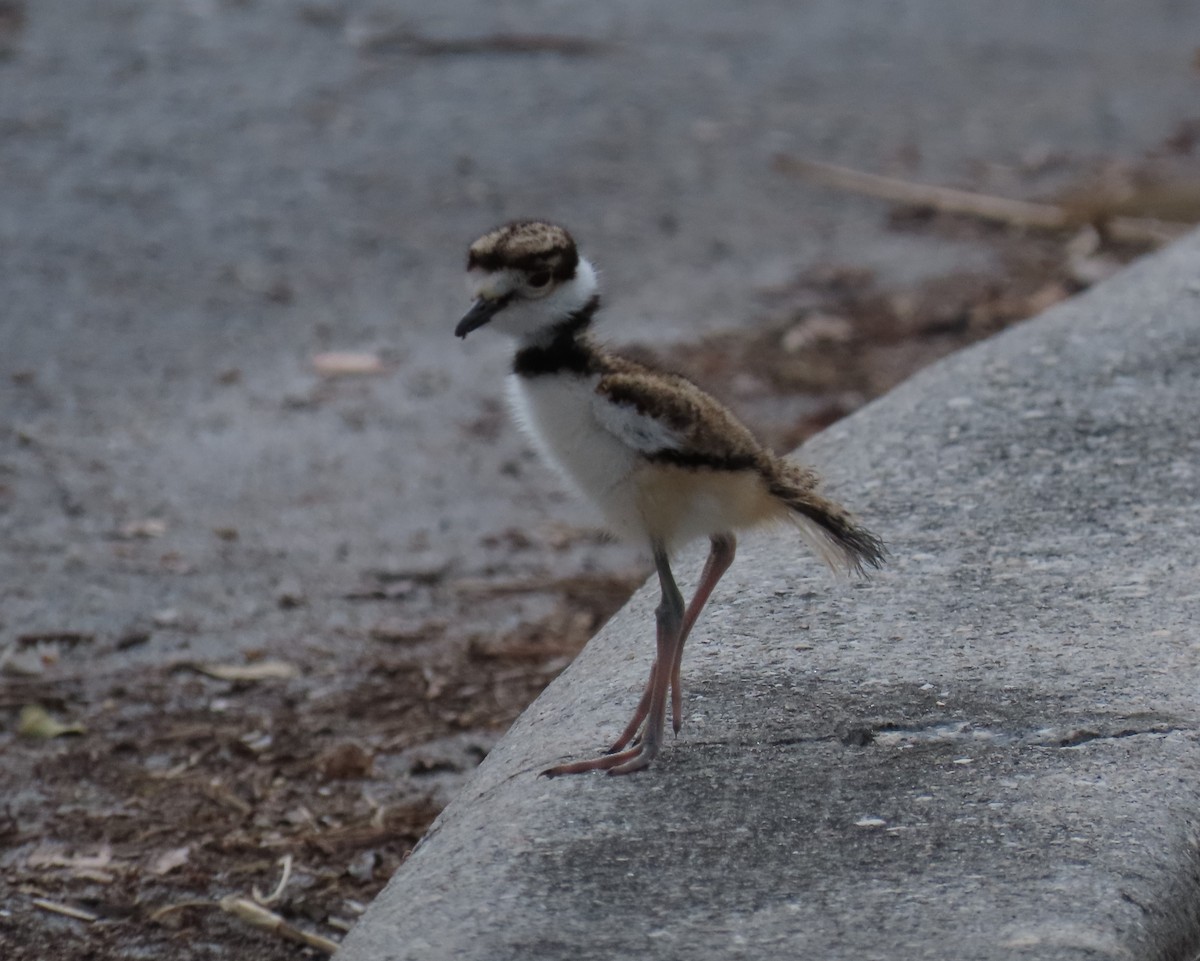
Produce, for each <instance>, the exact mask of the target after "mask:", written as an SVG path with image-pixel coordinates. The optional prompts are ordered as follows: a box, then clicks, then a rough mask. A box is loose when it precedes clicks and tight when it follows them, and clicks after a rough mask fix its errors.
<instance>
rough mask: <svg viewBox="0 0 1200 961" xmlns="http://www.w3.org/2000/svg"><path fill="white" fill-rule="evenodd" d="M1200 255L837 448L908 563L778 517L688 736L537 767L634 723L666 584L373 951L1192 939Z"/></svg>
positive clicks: (800, 950)
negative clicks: (844, 564)
mask: <svg viewBox="0 0 1200 961" xmlns="http://www.w3.org/2000/svg"><path fill="white" fill-rule="evenodd" d="M1198 265H1200V235H1192V236H1190V237H1189V238H1187V239H1186V240H1185V241H1183V242H1181V243H1179V244H1176V245H1175V246H1173V247H1172V248H1170V249H1168V250H1165V251H1163V252H1161V253H1159V254H1157V255H1155V256H1154V257H1152V258H1148V259H1146V260H1144V261H1142V262H1140V263H1138V264H1136V265H1135V266H1133V267H1132V268H1130V269H1129V270H1127V271H1125V272H1124V273H1123V274H1121V275H1120V276H1118V277H1116V278H1114V279H1112V280H1111V281H1109V282H1108V283H1105V284H1103V285H1101V286H1100V287H1098V288H1096V289H1094V290H1092V291H1091V292H1089V293H1088V294H1087V295H1085V296H1082V297H1079V298H1077V299H1075V300H1073V301H1072V302H1070V303H1067V304H1065V305H1063V306H1061V307H1059V308H1056V309H1055V310H1052V311H1051V312H1049V313H1048V314H1046V315H1044V316H1042V317H1040V318H1038V319H1036V320H1034V321H1031V322H1029V323H1027V324H1024V325H1022V326H1020V327H1018V328H1015V329H1013V330H1011V331H1009V332H1007V333H1005V334H1004V335H1002V336H999V337H997V338H994V339H993V340H991V341H989V342H987V343H985V344H982V345H979V346H978V347H976V348H973V349H970V350H967V351H964V352H962V353H960V354H958V355H955V356H953V357H951V358H949V359H947V360H946V361H944V362H942V363H940V364H938V365H936V366H935V367H933V368H930V369H929V370H927V371H925V372H923V373H922V374H920V375H918V376H917V377H915V378H913V379H912V380H911V381H909V382H908V383H906V384H904V385H903V386H901V387H900V388H899V389H897V390H896V391H894V392H893V393H891V394H890V395H888V396H887V397H885V398H883V399H882V400H880V401H878V402H876V403H874V404H872V405H871V406H870V407H868V408H866V409H865V410H863V411H861V412H860V413H859V414H857V415H855V416H854V417H851V418H849V419H847V420H845V421H843V422H841V423H839V424H837V425H835V427H833V428H832V429H830V430H829V431H827V432H825V433H824V434H822V435H821V436H820V437H818V438H816V439H815V440H814V441H813V442H812V443H811V444H809V445H808V446H807V447H806V448H805V450H804V451H803V456H804V458H805V459H806V460H808V461H810V462H812V463H815V464H817V465H818V466H820V467H821V468H822V470H823V471H824V472H825V474H826V475H827V477H828V478H829V486H830V489H831V490H832V491H834V492H836V493H837V495H838V496H839V497H841V498H843V499H845V500H846V502H848V503H849V504H851V505H853V506H854V507H855V509H856V510H857V511H858V512H859V513H860V514H862V515H863V516H864V517H865V518H866V519H868V520H869V522H870V524H871V526H872V527H874V528H876V529H877V530H879V531H880V532H881V533H882V534H883V535H884V536H885V538H886V539H887V540H888V542H889V546H890V548H891V550H892V553H893V557H892V562H891V565H890V566H889V568H888V570H887V571H886V572H884V573H883V574H882V575H880V576H878V577H877V578H875V579H874V580H873V581H872V582H870V583H869V584H863V585H853V586H847V585H837V584H832V583H831V582H830V580H829V578H828V577H827V576H826V575H824V574H823V573H822V572H821V571H819V570H818V569H817V567H816V565H815V564H814V563H813V562H812V561H811V560H810V559H809V558H808V557H807V556H806V554H805V553H804V551H803V550H802V549H801V546H800V544H799V543H798V541H797V540H796V539H795V537H794V536H789V535H788V534H787V533H784V532H780V533H778V534H772V535H769V536H763V537H760V538H757V539H748V540H747V542H746V543H745V545H744V547H743V549H742V551H741V554H740V556H739V558H738V561H737V563H736V564H735V565H734V568H733V569H732V570H731V571H730V574H729V575H728V577H727V579H726V581H725V582H723V583H722V585H721V587H720V589H719V591H718V595H719V596H718V597H716V598H715V599H714V603H713V606H712V608H711V610H710V612H709V614H708V615H707V616H706V618H704V619H703V620H702V621H701V623H700V625H699V627H698V628H697V632H696V634H695V636H694V637H693V640H692V642H691V644H690V649H689V652H688V656H687V657H686V658H685V664H684V684H685V691H686V693H687V695H688V697H687V700H686V719H685V726H684V730H683V733H682V735H681V736H680V738H679V740H678V741H677V742H676V744H675V745H674V746H673V747H669V748H668V750H667V751H666V756H665V757H664V759H663V760H662V761H661V762H660V763H659V764H658V765H657V766H656V767H655V768H654V769H652V770H651V771H650V772H649V773H645V774H641V775H638V776H636V777H631V778H622V779H613V778H607V777H603V776H590V777H584V778H568V779H561V780H556V781H546V780H544V779H538V778H537V777H536V776H535V775H536V772H537V771H538V770H540V769H541V768H543V767H545V766H546V765H547V764H549V763H552V762H554V761H556V760H557V759H559V758H561V757H566V756H578V755H583V754H586V753H588V752H591V751H595V750H596V749H598V748H600V747H602V746H603V745H604V744H605V743H607V742H608V741H609V740H610V739H611V738H612V737H613V736H614V735H615V734H616V732H617V731H618V729H619V727H620V725H621V723H623V722H624V720H625V719H626V716H627V713H628V711H629V709H630V708H631V706H632V704H633V703H634V701H635V700H636V697H637V693H638V691H639V688H640V684H641V682H642V679H643V676H644V672H645V669H646V666H647V664H648V661H649V659H650V657H651V653H652V650H653V616H652V613H651V612H652V608H653V605H654V602H655V599H654V597H653V596H652V594H651V593H649V592H646V591H643V592H641V593H639V594H638V595H637V596H636V597H635V598H634V599H633V601H632V602H631V603H630V604H629V605H628V606H627V607H626V609H625V610H623V611H622V612H621V613H620V614H619V615H618V616H617V617H616V618H614V620H613V621H612V622H611V623H610V625H609V626H608V627H607V628H606V629H605V630H604V631H603V632H602V633H601V635H600V636H598V637H597V638H595V639H594V640H593V641H592V642H591V643H590V644H589V645H588V647H587V649H586V650H585V651H584V652H583V654H582V655H581V656H580V657H579V659H578V660H577V661H576V663H575V664H574V665H572V667H571V668H570V669H569V670H568V671H567V672H566V673H565V674H564V675H563V676H562V677H561V678H560V679H559V680H558V681H556V682H555V683H554V684H553V685H551V687H550V688H549V689H548V690H547V691H546V692H545V694H544V695H543V696H542V697H541V698H539V699H538V701H537V702H536V703H535V704H534V705H533V706H532V707H531V708H530V709H529V710H528V711H526V713H525V714H524V715H523V716H522V717H521V719H520V720H519V721H518V722H517V723H516V724H515V725H514V726H513V729H512V731H511V732H510V733H509V734H508V735H507V736H506V737H505V738H504V739H503V741H502V742H501V743H500V744H499V745H498V746H497V748H496V749H495V750H494V751H493V753H492V754H491V755H490V756H489V757H488V759H487V760H486V761H485V763H484V764H483V765H482V766H481V767H480V769H479V771H478V772H477V774H476V775H475V777H474V779H473V780H472V781H471V782H470V784H469V785H468V787H467V788H466V789H465V790H464V791H463V793H462V795H461V796H460V797H459V798H458V799H457V800H456V801H455V802H454V803H453V804H452V805H451V806H450V807H449V808H448V809H447V810H446V811H445V812H444V813H443V815H442V816H441V818H440V819H439V820H438V822H437V823H436V824H435V826H434V828H433V830H432V831H431V832H430V834H429V836H428V837H427V838H426V839H425V840H424V841H423V842H422V844H421V845H420V846H419V847H418V849H417V850H416V851H415V852H414V853H413V855H412V857H411V858H410V859H409V861H408V862H407V863H406V864H405V866H404V867H403V868H402V869H401V870H400V871H399V872H398V873H397V875H396V877H395V878H393V880H392V882H391V883H390V885H389V886H388V888H387V889H386V890H385V891H384V892H383V893H382V894H381V895H380V897H379V898H378V899H377V900H376V902H375V903H374V904H373V905H372V906H371V908H370V910H369V911H368V912H367V914H366V915H365V916H364V918H363V919H362V920H361V922H360V923H359V924H358V926H357V927H356V928H355V929H354V930H353V931H352V932H351V933H350V935H349V936H348V937H347V939H346V942H345V945H344V946H343V949H342V951H341V952H340V954H339V955H338V957H339V959H341V961H366V959H372V961H381V959H402V958H403V959H410V958H411V959H415V958H422V959H441V958H447V959H449V958H454V959H473V958H478V959H485V958H486V959H488V961H504V959H517V958H521V959H525V958H539V959H541V958H564V959H566V958H570V959H572V961H584V959H593V958H594V959H601V958H605V959H607V958H632V957H637V958H643V959H645V958H664V959H665V958H678V957H688V958H690V959H703V958H722V959H729V958H747V959H751V958H752V959H769V958H780V959H783V958H787V959H795V958H822V959H832V958H842V957H844V958H855V959H863V958H888V959H889V961H894V959H901V958H939V959H940V958H945V959H951V958H954V959H960V958H1013V957H1030V958H1096V957H1112V958H1139V959H1140V958H1163V959H1167V958H1186V957H1190V956H1191V955H1193V954H1194V953H1195V952H1196V950H1197V948H1198V947H1200V853H1198V850H1197V833H1196V816H1197V812H1198V811H1200V807H1198V804H1197V800H1198V795H1200V746H1198V744H1197V735H1196V732H1197V717H1198V716H1200V710H1198V708H1197V690H1196V688H1197V678H1198V677H1200V626H1197V625H1200V533H1198V531H1200V496H1198V495H1200V266H1198ZM699 560H700V554H699V552H698V551H695V552H692V554H691V555H690V557H689V561H688V563H685V564H682V565H681V580H680V583H681V585H683V584H685V583H686V584H691V583H694V579H695V576H696V573H697V570H698V566H699Z"/></svg>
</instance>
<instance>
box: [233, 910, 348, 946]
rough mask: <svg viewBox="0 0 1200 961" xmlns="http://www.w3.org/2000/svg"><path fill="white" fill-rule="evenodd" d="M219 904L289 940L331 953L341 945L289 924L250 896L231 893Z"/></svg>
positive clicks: (249, 921) (248, 921)
mask: <svg viewBox="0 0 1200 961" xmlns="http://www.w3.org/2000/svg"><path fill="white" fill-rule="evenodd" d="M218 904H219V906H220V908H221V910H222V911H225V912H227V913H229V914H232V915H233V916H234V917H235V918H238V919H240V920H242V921H245V922H246V923H247V924H250V925H253V926H254V927H256V928H259V929H261V930H263V931H270V932H272V933H274V934H277V935H279V936H280V937H281V938H283V939H285V940H287V941H295V942H296V943H297V944H303V945H305V946H306V947H309V948H316V949H317V950H318V951H323V952H324V953H325V954H329V955H332V954H334V953H336V952H337V949H338V947H339V945H338V943H337V942H336V941H333V940H331V939H329V938H326V937H322V936H321V935H319V934H313V933H312V932H310V931H301V930H300V929H299V928H297V927H295V926H294V925H291V924H288V922H287V921H285V920H284V919H283V918H282V917H280V916H279V915H278V914H276V913H275V912H274V911H268V910H267V909H266V908H264V907H263V906H262V905H261V904H255V903H254V902H253V901H251V900H249V899H248V898H235V897H233V896H232V895H231V896H229V897H225V898H221V900H220V901H219V902H218Z"/></svg>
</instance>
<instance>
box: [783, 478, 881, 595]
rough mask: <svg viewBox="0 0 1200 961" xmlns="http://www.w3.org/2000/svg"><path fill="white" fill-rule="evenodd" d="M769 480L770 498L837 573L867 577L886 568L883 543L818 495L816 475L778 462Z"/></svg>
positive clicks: (840, 508)
mask: <svg viewBox="0 0 1200 961" xmlns="http://www.w3.org/2000/svg"><path fill="white" fill-rule="evenodd" d="M774 467H775V470H774V471H773V472H772V474H773V476H771V477H770V478H768V480H767V484H768V490H769V491H770V493H771V495H772V496H773V497H774V498H775V499H776V500H778V501H779V502H780V504H782V505H783V506H784V507H785V508H787V511H786V514H785V517H786V519H787V520H788V521H790V522H791V523H793V524H795V525H796V527H797V528H798V529H799V531H800V535H801V536H802V537H803V538H804V540H805V542H806V543H807V544H808V546H809V547H811V548H812V549H813V550H814V551H816V552H817V554H818V555H820V557H821V559H822V560H823V561H825V563H826V564H828V565H829V566H830V567H832V568H833V569H834V570H835V571H838V570H843V571H846V572H847V573H855V574H865V573H866V568H867V567H868V566H869V567H875V568H879V567H882V566H883V558H884V554H885V551H884V546H883V541H881V540H880V539H879V538H878V537H876V536H875V535H874V534H872V533H871V532H870V531H869V530H867V529H866V528H865V527H862V526H861V525H859V524H858V523H857V522H856V521H855V520H854V518H853V517H851V516H850V514H849V513H848V512H847V511H846V510H845V509H844V508H843V507H842V506H841V505H840V504H837V503H835V502H833V501H831V500H829V499H828V498H827V497H822V496H821V495H820V494H818V493H817V486H818V484H819V483H820V481H819V478H818V477H817V475H816V474H815V473H814V472H813V471H810V470H808V469H806V468H804V467H800V466H799V465H797V464H792V463H788V462H787V461H778V462H776V464H775V465H774Z"/></svg>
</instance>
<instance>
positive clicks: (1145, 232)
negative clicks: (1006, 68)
mask: <svg viewBox="0 0 1200 961" xmlns="http://www.w3.org/2000/svg"><path fill="white" fill-rule="evenodd" d="M774 167H775V169H776V170H778V171H780V172H781V173H786V174H790V175H793V176H796V177H801V178H803V179H804V180H808V181H811V182H813V183H819V184H823V185H824V186H827V187H836V188H838V189H840V190H849V191H853V192H854V193H860V194H866V195H867V196H871V197H879V198H880V199H881V200H890V201H892V202H893V203H899V204H907V205H909V206H913V207H929V208H932V209H933V210H936V211H939V212H941V213H950V214H963V215H965V216H968V217H978V218H980V219H983V220H992V221H996V222H999V223H1003V224H1009V225H1011V226H1014V227H1030V228H1034V229H1037V230H1070V229H1072V228H1077V227H1081V226H1083V225H1085V224H1087V223H1091V222H1093V219H1099V220H1100V222H1099V223H1097V224H1095V226H1096V227H1097V229H1099V230H1101V231H1102V232H1103V233H1104V234H1105V235H1106V236H1108V237H1110V238H1111V239H1112V240H1115V241H1120V242H1125V243H1135V244H1152V245H1155V246H1157V245H1160V244H1164V243H1168V242H1170V241H1172V240H1175V239H1176V238H1178V237H1181V236H1183V234H1184V233H1186V232H1187V230H1188V226H1187V225H1185V224H1179V223H1173V222H1170V221H1164V220H1155V219H1152V218H1148V217H1126V216H1111V217H1100V218H1093V217H1089V216H1086V215H1083V214H1081V213H1078V212H1075V211H1073V210H1071V209H1068V208H1066V207H1062V206H1059V205H1057V204H1044V203H1031V202H1029V201H1027V200H1009V199H1008V198H1007V197H996V196H992V195H991V194H980V193H974V192H972V191H969V190H956V189H955V188H953V187H937V186H933V185H931V184H917V183H912V182H910V181H907V180H899V179H897V178H895V177H884V176H881V175H880V174H873V173H867V172H866V171H862V170H854V169H852V168H850V167H842V166H840V165H838V164H829V163H822V162H821V161H818V160H805V159H803V158H801V157H793V156H791V155H788V154H779V155H777V156H776V157H775V161H774Z"/></svg>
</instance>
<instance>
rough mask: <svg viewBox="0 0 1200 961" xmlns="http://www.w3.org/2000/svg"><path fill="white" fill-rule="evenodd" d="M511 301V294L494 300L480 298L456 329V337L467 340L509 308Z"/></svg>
mask: <svg viewBox="0 0 1200 961" xmlns="http://www.w3.org/2000/svg"><path fill="white" fill-rule="evenodd" d="M511 299H512V295H511V294H505V295H504V296H503V297H496V298H494V299H492V300H488V299H487V298H486V297H480V298H479V299H478V300H477V301H475V303H474V304H472V305H471V309H470V310H468V311H467V313H466V316H464V317H463V319H462V320H460V321H459V322H458V326H457V327H455V328H454V336H455V337H463V338H465V337H466V336H467V334H469V333H470V332H471V331H473V330H478V329H479V328H480V327H482V326H483V325H484V324H486V323H487V322H488V321H489V320H491V319H492V318H493V317H495V316H496V314H498V313H499V312H500V311H501V310H503V309H504V308H505V307H507V306H508V302H509V300H511Z"/></svg>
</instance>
